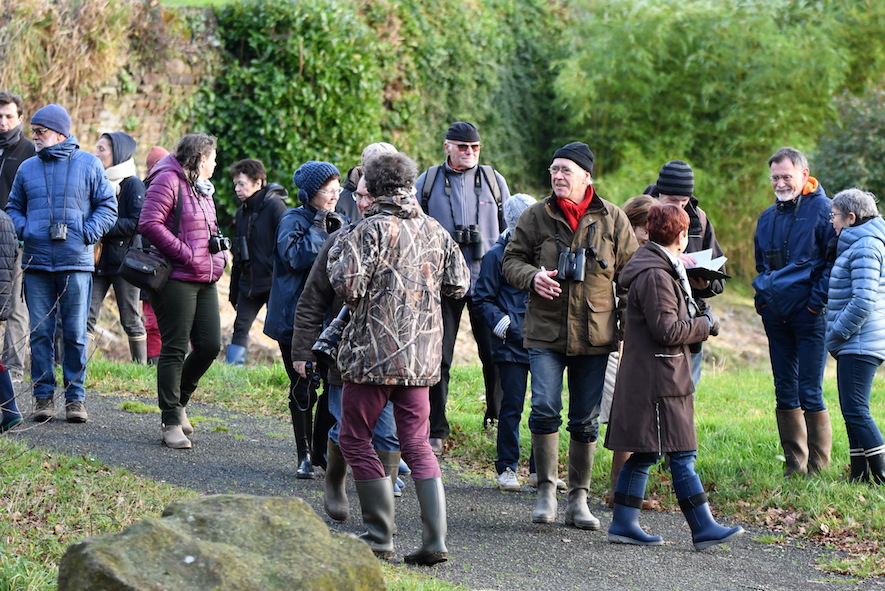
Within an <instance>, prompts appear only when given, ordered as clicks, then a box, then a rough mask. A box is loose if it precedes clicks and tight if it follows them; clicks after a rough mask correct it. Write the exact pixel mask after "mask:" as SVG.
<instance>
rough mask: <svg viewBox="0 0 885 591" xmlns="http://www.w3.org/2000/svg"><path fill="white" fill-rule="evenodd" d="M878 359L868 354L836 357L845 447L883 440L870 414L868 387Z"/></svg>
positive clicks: (866, 445) (874, 444)
mask: <svg viewBox="0 0 885 591" xmlns="http://www.w3.org/2000/svg"><path fill="white" fill-rule="evenodd" d="M881 363H882V360H881V359H877V358H875V357H871V356H869V355H840V356H839V357H837V358H836V380H837V382H838V384H839V405H840V406H841V407H842V417H843V418H844V419H845V429H846V430H847V431H848V447H849V448H850V449H852V450H856V449H874V448H877V447H879V446H881V445H883V444H885V441H883V440H882V433H881V432H880V431H879V427H877V426H876V421H874V420H873V417H871V416H870V389H871V388H872V387H873V377H875V375H876V370H877V369H878V368H879V365H880V364H881Z"/></svg>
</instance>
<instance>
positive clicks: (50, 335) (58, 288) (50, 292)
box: [24, 271, 92, 402]
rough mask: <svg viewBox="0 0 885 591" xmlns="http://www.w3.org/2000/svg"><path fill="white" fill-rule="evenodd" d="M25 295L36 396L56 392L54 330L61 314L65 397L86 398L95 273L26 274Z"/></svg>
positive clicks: (46, 396)
mask: <svg viewBox="0 0 885 591" xmlns="http://www.w3.org/2000/svg"><path fill="white" fill-rule="evenodd" d="M24 282H25V297H26V298H27V301H28V315H29V316H30V321H31V381H33V382H34V396H35V397H36V398H52V397H53V396H54V394H55V384H56V382H55V370H54V364H55V332H56V321H57V317H58V316H59V314H60V318H61V331H62V346H63V348H64V359H63V361H62V375H63V376H64V388H65V400H66V401H68V402H71V401H74V400H81V401H82V400H85V399H86V390H85V388H83V381H84V380H85V379H86V318H87V317H88V315H89V301H90V298H91V296H92V273H88V272H84V271H64V272H61V271H60V272H56V273H49V272H40V271H28V272H26V273H25V278H24Z"/></svg>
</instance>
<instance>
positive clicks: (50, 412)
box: [34, 398, 55, 423]
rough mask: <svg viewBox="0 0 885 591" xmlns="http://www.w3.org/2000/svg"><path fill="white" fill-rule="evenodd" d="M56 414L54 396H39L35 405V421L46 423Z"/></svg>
mask: <svg viewBox="0 0 885 591" xmlns="http://www.w3.org/2000/svg"><path fill="white" fill-rule="evenodd" d="M54 415H55V401H54V400H52V398H37V399H36V400H35V406H34V421H36V422H38V423H45V422H46V421H51V420H52V417H53V416H54Z"/></svg>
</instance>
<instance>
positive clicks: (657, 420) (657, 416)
mask: <svg viewBox="0 0 885 591" xmlns="http://www.w3.org/2000/svg"><path fill="white" fill-rule="evenodd" d="M655 427H656V428H657V431H658V453H659V454H663V453H664V445H663V444H662V443H661V403H660V402H655Z"/></svg>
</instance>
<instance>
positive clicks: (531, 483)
mask: <svg viewBox="0 0 885 591" xmlns="http://www.w3.org/2000/svg"><path fill="white" fill-rule="evenodd" d="M526 485H527V486H528V487H529V488H538V473H537V472H532V473H531V474H529V479H528V480H527V481H526ZM556 490H558V491H560V492H565V491H567V490H568V485H567V484H566V483H565V480H563V479H562V478H557V479H556Z"/></svg>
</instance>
